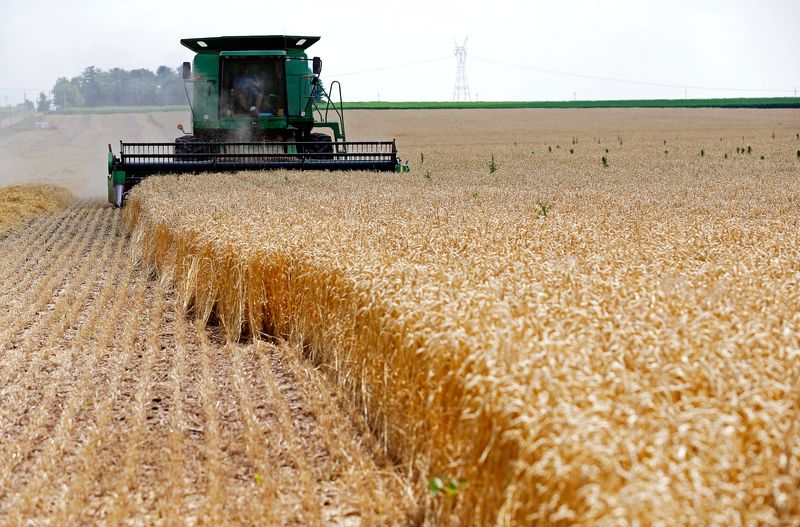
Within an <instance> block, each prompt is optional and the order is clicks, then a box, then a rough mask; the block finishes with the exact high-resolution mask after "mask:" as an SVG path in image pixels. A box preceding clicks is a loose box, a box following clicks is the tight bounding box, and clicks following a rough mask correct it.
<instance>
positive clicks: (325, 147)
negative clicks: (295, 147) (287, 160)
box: [304, 134, 333, 159]
mask: <svg viewBox="0 0 800 527" xmlns="http://www.w3.org/2000/svg"><path fill="white" fill-rule="evenodd" d="M305 141H307V142H309V143H314V144H307V145H305V147H304V148H305V151H306V152H308V153H310V154H333V142H332V141H331V137H330V136H329V135H326V134H308V139H305ZM332 157H333V155H331V156H320V158H322V159H331V158H332Z"/></svg>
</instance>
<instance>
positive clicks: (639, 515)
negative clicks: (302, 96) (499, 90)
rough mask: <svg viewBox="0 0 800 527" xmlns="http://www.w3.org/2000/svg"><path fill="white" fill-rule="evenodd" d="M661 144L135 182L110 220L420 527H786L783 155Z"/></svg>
mask: <svg viewBox="0 0 800 527" xmlns="http://www.w3.org/2000/svg"><path fill="white" fill-rule="evenodd" d="M661 142H662V139H661V138H660V137H658V138H656V139H644V138H640V137H637V136H634V134H630V137H628V136H626V140H625V142H624V144H623V141H622V139H621V138H619V140H618V142H615V141H609V145H608V150H609V152H606V150H605V149H606V145H605V144H604V145H602V146H597V147H596V149H595V150H594V151H591V152H584V149H586V150H589V148H590V147H589V145H588V144H587V145H584V143H580V144H581V145H584V146H581V148H580V149H578V148H576V149H575V152H574V153H573V155H569V153H567V152H565V149H561V148H558V147H556V148H552V149H550V150H551V151H544V150H543V151H542V153H541V154H531V153H529V152H530V150H529V149H520V148H518V147H514V146H510V145H509V146H508V147H502V146H497V145H492V151H491V152H488V151H487V152H486V153H485V154H481V155H478V154H476V153H475V152H474V148H472V147H469V146H464V147H452V148H453V150H452V151H451V155H447V156H444V155H436V153H433V154H431V155H425V156H424V163H425V169H426V170H428V171H429V172H428V173H429V174H430V175H431V177H424V176H423V174H414V173H413V172H412V173H409V174H392V175H380V176H378V175H375V174H370V173H350V174H336V175H335V176H334V175H332V174H329V173H303V174H291V175H289V174H288V173H282V172H275V173H265V174H250V175H198V176H193V177H191V178H188V177H181V178H178V177H169V176H164V177H153V178H149V179H148V180H147V181H145V182H144V183H143V184H141V185H140V186H139V187H137V188H136V189H134V191H133V192H132V193H131V195H130V200H129V205H128V209H127V210H126V212H125V214H126V223H127V225H128V226H129V228H130V229H131V232H132V240H134V243H135V244H136V245H138V246H139V248H138V251H139V254H141V258H143V259H144V262H145V263H146V265H147V266H149V267H151V268H152V269H154V270H156V271H157V272H158V273H160V274H161V275H162V276H164V277H166V278H167V279H169V280H170V281H171V282H172V283H173V284H174V288H175V291H177V293H178V294H179V295H180V296H181V299H182V302H183V303H184V305H186V306H187V308H188V309H190V310H191V312H192V313H193V315H194V316H195V317H196V318H197V319H199V320H200V321H201V322H207V321H212V322H213V323H214V324H216V325H218V326H219V327H220V329H221V331H222V332H223V333H224V335H225V336H226V338H227V339H228V340H229V341H230V342H231V343H232V344H231V345H232V346H235V345H236V344H235V343H236V342H238V341H240V340H242V338H243V337H244V338H245V339H250V338H253V339H256V340H258V339H262V338H265V339H266V338H268V337H269V336H277V337H280V338H282V339H286V340H290V341H293V342H297V343H298V345H299V346H300V349H302V353H303V354H304V355H305V356H306V357H308V358H310V359H311V360H312V361H313V362H314V363H315V364H316V365H317V367H318V368H319V369H320V370H322V371H324V372H326V373H327V374H328V376H329V377H330V378H331V379H333V380H334V381H335V382H336V383H337V384H338V385H339V387H340V388H341V389H342V390H343V391H344V392H345V393H347V394H348V396H349V397H350V399H351V401H353V403H354V404H355V405H356V406H357V408H358V409H359V411H360V412H361V413H362V415H363V416H364V417H365V419H366V420H367V422H368V423H369V426H370V428H371V430H372V431H373V433H374V434H376V436H377V437H378V438H379V441H380V442H381V446H382V448H383V450H384V451H385V452H386V453H387V454H388V455H390V456H391V457H392V458H393V459H395V460H397V462H398V463H401V464H402V466H403V467H404V468H405V470H406V471H407V473H408V474H409V476H410V478H411V480H412V482H413V488H414V492H415V498H416V500H417V503H418V504H419V506H420V507H421V508H422V511H423V515H424V518H425V519H426V521H430V522H431V523H461V524H475V525H484V524H502V525H570V524H583V525H592V524H616V523H640V524H642V525H656V524H665V525H666V524H705V523H719V524H737V523H747V522H748V521H754V522H760V521H764V522H765V523H770V522H772V523H780V521H782V519H786V518H797V517H798V516H797V515H798V509H797V507H798V505H797V497H798V491H797V488H798V485H797V484H798V481H800V457H799V456H800V442H799V441H798V439H797V437H798V436H797V430H798V424H797V419H798V412H799V411H800V410H798V396H797V389H798V378H800V369H798V360H797V359H798V354H797V349H798V342H799V341H798V337H797V335H798V334H800V327H798V324H799V323H800V321H799V320H798V317H797V311H798V306H800V304H799V303H798V302H800V300H798V296H797V291H798V288H797V281H798V274H797V273H798V269H797V258H796V256H797V247H798V246H800V229H797V228H796V227H797V225H796V223H797V210H796V207H795V206H794V205H792V204H793V203H795V204H796V201H792V200H796V195H798V190H800V188H798V182H797V178H796V177H795V174H794V173H793V172H792V170H793V167H794V165H791V166H790V165H789V164H788V163H790V162H791V163H795V161H794V159H789V161H786V160H785V159H784V161H786V162H785V163H784V165H781V166H782V167H783V168H780V169H776V171H775V172H774V173H773V172H766V171H764V170H765V168H766V167H777V164H770V163H776V162H773V161H770V160H769V158H768V159H766V160H765V162H764V163H762V164H761V165H758V164H757V163H758V160H753V157H752V156H751V157H750V158H746V159H744V158H743V156H739V158H738V162H737V163H738V164H735V165H734V164H732V163H730V160H726V159H724V158H723V155H722V152H721V151H720V152H717V150H716V149H714V150H712V148H710V147H707V150H706V151H705V152H704V156H702V157H701V156H699V155H697V152H698V148H699V147H694V146H692V147H691V148H689V147H688V146H686V145H683V144H682V143H681V141H680V140H675V141H672V142H671V144H670V155H669V156H665V155H664V154H663V149H664V148H663V145H662V144H661ZM617 143H618V144H617ZM573 144H574V143H573ZM598 144H599V143H598ZM523 150H525V151H524V152H523ZM452 152H456V153H457V154H452ZM642 152H646V154H643V153H642ZM426 154H427V152H426ZM489 154H491V157H490V155H489ZM532 156H537V157H536V158H535V159H536V163H534V164H531V159H532ZM601 156H608V157H607V158H606V160H607V161H608V162H607V163H599V162H598V159H600V158H601ZM416 157H417V156H416V155H413V156H412V159H413V158H416ZM419 157H420V159H422V155H421V154H420V155H419ZM784 157H786V156H784ZM487 159H495V160H496V165H497V166H498V167H500V169H498V170H496V171H492V172H491V173H489V172H488V171H487V169H486V163H487ZM676 166H678V167H680V169H676ZM287 176H288V177H287ZM265 345H266V344H265ZM234 360H239V359H236V358H235V357H234Z"/></svg>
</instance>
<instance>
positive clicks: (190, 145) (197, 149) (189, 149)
mask: <svg viewBox="0 0 800 527" xmlns="http://www.w3.org/2000/svg"><path fill="white" fill-rule="evenodd" d="M203 142H204V141H203V140H202V139H201V138H199V137H197V136H194V135H182V136H180V137H177V138H175V153H176V154H202V153H205V150H206V147H205V146H204V145H201V144H197V143H203ZM182 159H183V160H185V161H197V159H198V158H196V157H184V158H182Z"/></svg>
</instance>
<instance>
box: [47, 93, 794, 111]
mask: <svg viewBox="0 0 800 527" xmlns="http://www.w3.org/2000/svg"><path fill="white" fill-rule="evenodd" d="M344 108H345V109H348V110H441V109H459V108H486V109H492V108H800V97H764V98H744V97H740V98H733V99H636V100H609V101H476V102H451V101H427V102H413V101H412V102H391V101H385V102H384V101H380V102H378V101H363V102H346V103H344ZM188 110H189V107H188V106H184V105H176V106H97V107H82V108H81V107H73V108H65V109H62V110H59V111H57V112H52V113H57V114H110V113H139V112H169V111H188Z"/></svg>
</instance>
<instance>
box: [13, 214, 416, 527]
mask: <svg viewBox="0 0 800 527" xmlns="http://www.w3.org/2000/svg"><path fill="white" fill-rule="evenodd" d="M119 221H120V215H119V213H118V212H117V211H114V210H112V209H110V208H97V207H95V206H93V205H90V204H86V203H81V204H77V205H75V206H73V207H72V208H70V209H68V210H66V211H63V212H61V213H54V214H52V215H45V216H42V217H40V218H39V219H38V220H34V221H32V222H30V223H29V224H28V225H27V226H26V227H23V228H22V229H21V230H18V231H14V234H13V235H8V236H6V237H5V238H4V240H3V243H7V244H10V245H9V246H12V247H15V248H16V249H15V250H14V251H9V252H6V253H3V254H2V255H0V268H3V269H9V270H12V272H13V269H14V268H15V266H18V265H20V264H24V266H25V270H24V272H20V273H19V277H21V278H22V279H25V277H28V280H27V282H26V283H25V284H22V285H18V286H17V287H11V288H10V289H8V290H6V291H5V295H4V297H3V298H4V299H5V300H7V304H8V305H9V306H21V307H23V309H21V310H19V311H15V312H13V313H11V314H10V315H11V318H9V319H8V323H7V324H6V326H5V327H4V332H3V333H2V334H0V335H2V337H0V338H2V339H3V344H4V347H3V348H2V355H1V357H2V360H3V363H2V368H1V369H0V380H2V381H3V384H2V385H1V386H2V399H0V435H1V436H2V438H3V441H2V443H0V525H17V524H21V523H25V524H29V523H30V522H35V523H36V524H37V525H75V524H95V523H100V524H124V523H130V522H131V519H132V518H135V519H136V523H144V524H165V525H198V524H209V523H210V524H226V523H231V522H233V523H240V524H252V523H259V524H260V523H268V524H274V523H284V524H292V523H293V522H295V521H296V520H291V518H305V517H308V515H307V514H305V513H304V514H298V513H297V511H296V510H295V509H294V507H295V506H296V505H298V504H306V505H303V506H304V507H306V508H308V504H309V503H311V504H313V507H314V510H315V511H317V512H316V516H315V517H316V518H321V517H322V516H321V515H320V514H321V513H320V512H319V511H321V510H322V508H323V507H324V506H327V507H330V506H332V505H331V503H328V504H327V505H323V504H322V503H321V502H320V501H319V500H321V499H322V498H320V497H319V496H307V495H305V494H308V493H309V492H312V493H313V492H317V491H318V490H319V488H320V487H319V486H318V485H316V484H315V478H316V476H315V474H316V473H315V472H314V471H313V470H309V472H308V474H307V475H304V474H301V472H300V466H301V465H299V464H291V465H290V466H289V467H288V468H287V470H286V471H284V474H283V475H282V480H281V481H280V482H278V481H277V480H276V479H275V474H276V473H277V471H278V468H277V467H278V465H275V463H276V462H277V463H282V462H284V460H285V459H286V457H285V456H286V455H287V454H286V450H285V448H284V444H286V443H287V442H294V444H295V446H296V451H295V452H294V454H293V455H305V454H303V449H304V448H311V451H315V452H316V451H324V450H326V449H327V448H328V447H327V446H325V445H322V444H319V445H310V446H308V445H305V440H303V441H300V440H298V438H297V437H294V436H295V435H296V434H297V430H296V428H294V426H292V425H291V423H292V422H293V421H295V420H296V419H307V412H306V411H305V410H303V409H302V408H300V407H299V406H297V404H296V397H294V398H292V399H291V401H290V402H287V401H285V400H284V399H282V398H279V399H278V400H276V401H272V400H271V397H272V396H273V392H268V391H266V390H264V389H263V388H264V386H265V385H264V382H263V379H262V378H261V376H262V374H263V373H264V372H262V371H261V367H262V366H263V367H264V368H267V371H269V372H271V371H272V369H273V368H275V367H279V366H280V365H277V364H276V363H274V361H273V360H272V359H265V358H264V357H262V356H261V355H262V353H263V354H265V355H268V354H269V353H270V352H268V351H267V348H262V345H261V344H236V345H227V346H226V345H225V344H224V342H223V341H222V340H221V339H220V337H219V336H218V333H219V331H218V330H214V329H213V328H212V329H207V328H206V327H204V326H203V325H197V324H196V323H195V322H193V321H192V320H191V319H190V318H189V319H187V316H186V313H185V311H184V310H183V307H182V302H181V301H180V299H179V297H178V296H176V295H175V294H174V293H173V292H171V291H170V290H169V289H166V288H165V287H164V286H162V285H161V283H160V282H158V281H155V280H153V279H151V278H150V276H149V275H148V273H147V272H145V271H144V270H142V269H140V268H139V267H138V265H137V264H136V262H135V261H134V260H133V259H132V258H131V257H130V255H129V243H128V240H127V238H126V237H125V236H124V235H120V232H119ZM32 240H36V243H37V244H38V245H37V247H36V248H35V249H33V250H31V251H27V252H26V251H25V250H24V248H27V247H32V246H30V245H29V244H30V241H32ZM20 252H26V255H25V256H24V257H20ZM14 276H17V275H14ZM11 282H12V280H11V279H9V280H7V283H9V284H10V283H11ZM282 346H287V350H288V349H289V348H288V345H287V344H283V345H282ZM269 349H270V350H271V349H272V348H269ZM282 353H286V354H287V356H293V355H292V353H294V354H296V355H297V360H303V359H300V353H299V351H297V350H295V351H294V352H292V353H290V352H289V351H284V352H282ZM270 375H272V373H270ZM320 379H321V377H320ZM295 381H296V380H295V379H291V380H290V381H289V382H295ZM321 387H324V388H322V389H325V390H327V391H329V392H332V391H334V389H333V387H332V386H330V385H329V384H325V383H324V382H323V384H322V385H319V386H317V388H318V389H319V388H321ZM295 391H296V392H297V393H301V392H304V391H306V389H305V388H296V389H295ZM275 394H278V396H279V392H275ZM342 404H344V403H342ZM295 412H298V413H299V416H294V415H293V414H294V413H295ZM277 414H280V415H282V416H283V419H284V421H285V423H288V424H287V426H286V430H284V431H283V432H282V433H281V434H282V435H274V430H273V426H274V425H275V424H276V423H277V420H276V419H275V418H274V415H277ZM334 419H335V420H336V421H347V420H350V419H355V420H356V422H358V417H357V415H356V414H355V413H351V414H347V415H343V414H340V416H339V417H338V418H334ZM352 430H357V431H358V432H357V433H363V434H366V435H367V436H368V435H369V432H368V431H367V429H366V427H365V426H364V425H363V424H361V425H358V424H354V425H353V428H352ZM285 436H288V437H285ZM309 437H310V438H311V440H313V441H318V442H322V441H323V440H322V437H321V435H320V434H316V435H314V436H309ZM365 442H367V443H369V442H370V440H365ZM300 443H302V444H303V446H299V445H300ZM361 443H362V441H360V440H355V441H354V443H353V444H352V448H353V450H351V451H349V452H348V454H347V455H348V456H349V457H350V458H351V459H366V460H371V458H370V456H371V453H370V452H369V451H365V450H363V449H361V448H360V445H361ZM302 466H306V465H302ZM373 468H375V473H374V474H372V475H368V476H367V477H371V478H372V479H373V480H374V479H376V478H377V479H378V480H383V479H387V480H390V479H392V478H396V476H393V475H391V474H392V469H391V467H387V468H385V469H383V470H385V471H386V473H385V474H384V473H382V472H380V470H379V469H377V468H376V467H373ZM301 480H302V481H306V482H307V486H303V487H300V486H298V485H297V482H298V481H301ZM360 483H361V482H357V481H353V482H351V485H352V486H351V487H350V488H349V489H348V490H349V491H350V493H356V490H357V489H358V487H359V485H360ZM279 484H280V485H281V487H280V488H279V487H278V485H279ZM343 494H345V492H343ZM322 501H325V500H322ZM334 505H335V504H334ZM362 505H363V507H362V508H358V507H355V508H353V509H351V510H349V516H348V518H349V520H348V521H345V522H343V523H342V524H348V525H349V524H353V523H354V522H355V523H360V522H361V519H364V520H366V519H368V518H374V517H375V516H374V513H373V512H372V510H371V509H370V507H371V505H370V504H369V503H368V502H366V501H364V502H363V503H362ZM401 510H402V509H401ZM393 512H395V511H386V514H385V515H384V516H383V518H384V519H386V521H384V522H383V523H387V522H388V523H392V522H395V521H396V518H402V515H401V516H395V515H394V514H392V513H393ZM332 518H333V517H332ZM387 518H388V519H387ZM332 523H341V522H335V521H334V522H332ZM400 523H402V520H400Z"/></svg>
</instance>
